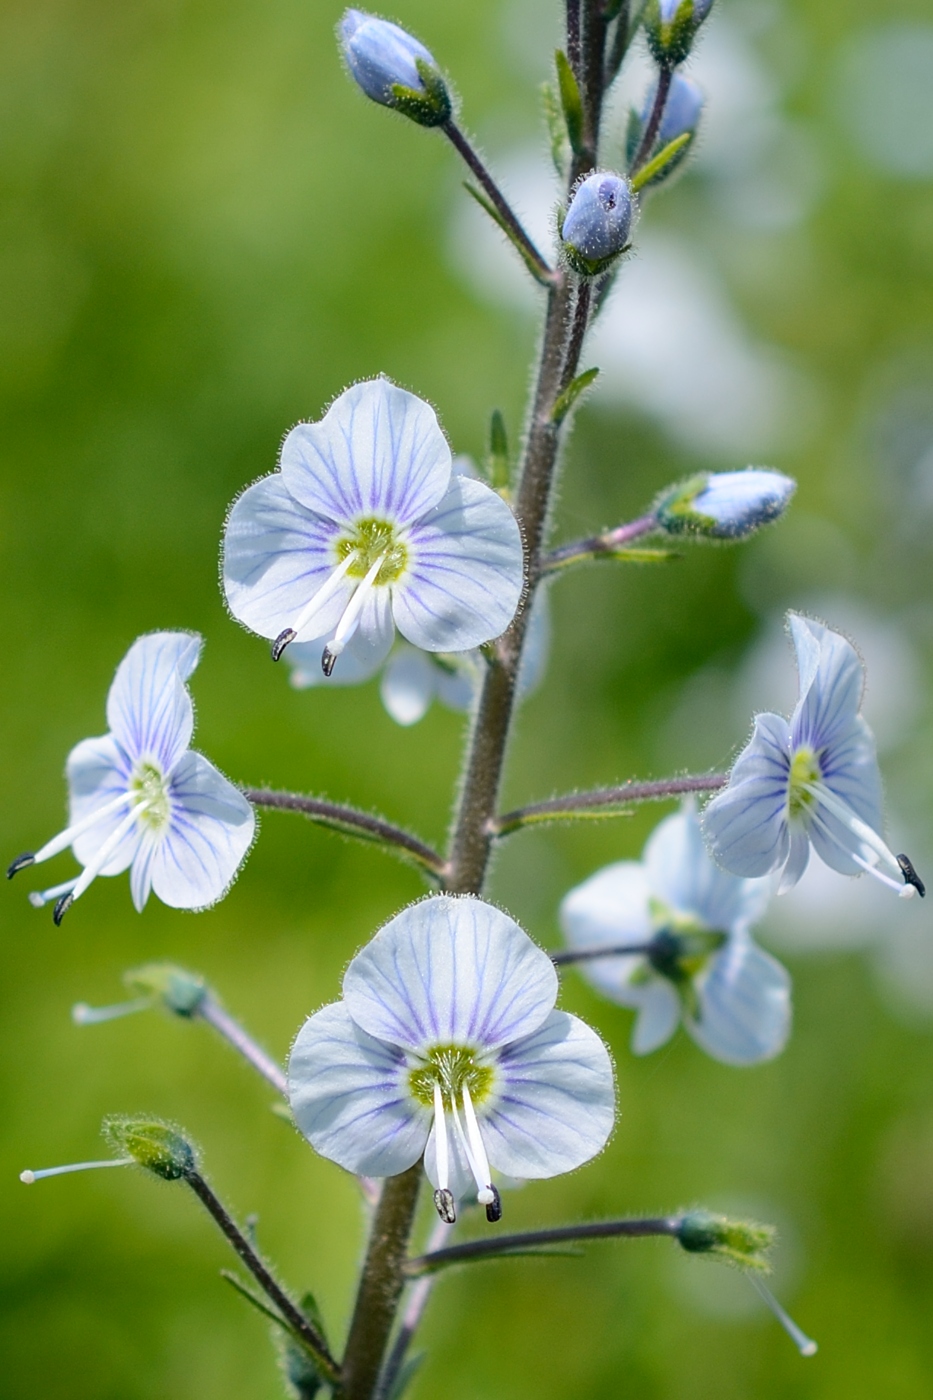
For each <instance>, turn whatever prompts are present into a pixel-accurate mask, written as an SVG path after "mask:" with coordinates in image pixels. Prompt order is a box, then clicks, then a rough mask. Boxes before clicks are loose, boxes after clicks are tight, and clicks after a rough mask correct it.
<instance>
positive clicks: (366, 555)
mask: <svg viewBox="0 0 933 1400" xmlns="http://www.w3.org/2000/svg"><path fill="white" fill-rule="evenodd" d="M348 554H353V555H355V558H354V560H353V563H352V564H351V565H350V567H349V569H348V570H347V576H348V577H349V578H365V577H366V575H367V574H368V573H369V571H370V569H371V568H372V566H373V565H374V564H375V562H376V560H377V559H380V558H382V556H383V555H385V558H384V559H383V561H382V568H381V569H380V570H379V572H378V574H377V575H376V583H377V585H378V584H386V583H394V582H395V580H396V579H397V578H400V577H401V575H402V574H403V573H404V572H405V566H406V565H407V563H408V550H407V549H406V547H405V545H404V544H403V543H402V541H401V540H400V539H399V538H398V536H397V535H396V533H395V526H394V525H392V524H391V523H390V522H389V521H388V520H378V519H376V518H375V517H370V518H369V519H366V520H357V522H356V524H355V525H354V526H353V527H352V529H351V531H350V533H349V534H346V535H342V536H341V537H340V539H339V540H338V541H337V557H338V559H339V560H340V561H341V563H342V562H343V560H344V559H346V557H347V555H348Z"/></svg>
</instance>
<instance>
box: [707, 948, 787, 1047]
mask: <svg viewBox="0 0 933 1400" xmlns="http://www.w3.org/2000/svg"><path fill="white" fill-rule="evenodd" d="M790 989H791V983H790V977H789V975H788V973H787V970H786V968H784V967H782V966H781V964H780V963H779V962H778V961H777V960H776V959H775V958H772V957H771V956H770V954H769V953H766V952H764V951H763V950H762V949H761V948H759V947H758V946H757V944H755V943H753V942H752V940H751V939H750V938H736V939H733V940H731V941H730V943H728V944H727V945H726V947H725V948H723V950H722V952H721V953H719V954H718V955H717V956H716V957H715V958H713V959H712V961H711V963H710V966H709V970H708V972H707V973H706V975H705V976H704V977H703V978H702V979H701V980H700V982H699V984H698V987H697V991H698V994H699V1002H700V1018H699V1020H693V1019H691V1018H690V1017H689V1016H688V1017H685V1020H684V1024H685V1025H686V1027H687V1030H688V1031H689V1032H690V1034H691V1035H692V1036H693V1039H694V1040H695V1041H696V1042H697V1044H698V1045H699V1046H700V1047H701V1048H702V1049H703V1050H705V1051H706V1052H707V1054H708V1055H712V1056H713V1058H714V1059H717V1060H722V1061H723V1062H724V1063H725V1064H727V1065H751V1064H755V1063H757V1062H758V1061H759V1060H770V1059H772V1058H773V1057H774V1056H775V1055H777V1054H779V1053H780V1051H781V1050H783V1048H784V1046H785V1044H786V1043H787V1037H788V1035H789V1034H790V1023H791V1003H790Z"/></svg>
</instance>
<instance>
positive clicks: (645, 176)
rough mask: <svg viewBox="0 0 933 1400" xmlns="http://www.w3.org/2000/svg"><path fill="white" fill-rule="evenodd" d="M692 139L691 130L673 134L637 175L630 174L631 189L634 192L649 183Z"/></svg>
mask: <svg viewBox="0 0 933 1400" xmlns="http://www.w3.org/2000/svg"><path fill="white" fill-rule="evenodd" d="M692 140H693V132H692V131H683V132H681V134H680V135H679V136H675V137H674V140H673V141H669V142H668V143H667V145H666V146H665V147H664V148H663V150H660V151H658V154H657V155H656V156H655V157H654V159H653V160H649V162H648V164H647V165H643V166H642V168H641V169H640V170H639V171H638V174H637V175H633V176H632V189H633V190H634V191H635V193H636V194H637V193H638V191H639V190H643V189H644V188H645V186H646V185H650V184H651V181H652V180H654V179H656V178H657V176H658V175H660V174H661V172H662V171H663V170H665V169H666V168H667V166H669V165H670V163H671V161H673V160H676V159H677V157H678V156H679V155H680V154H681V152H682V151H683V149H684V147H685V146H688V145H689V144H690V142H691V141H692Z"/></svg>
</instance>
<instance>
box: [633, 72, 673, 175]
mask: <svg viewBox="0 0 933 1400" xmlns="http://www.w3.org/2000/svg"><path fill="white" fill-rule="evenodd" d="M673 77H674V70H673V69H672V68H662V69H661V71H660V72H659V73H658V86H657V89H656V91H655V94H654V102H653V103H652V104H651V112H650V114H649V117H648V121H647V123H646V124H645V129H644V131H643V132H642V134H641V140H640V141H639V143H638V150H637V151H636V152H635V155H634V158H633V160H632V164H631V168H630V170H629V174H630V175H634V174H636V172H637V171H638V170H639V168H640V167H641V166H642V165H644V163H645V161H646V160H647V159H648V157H649V156H650V155H651V152H652V150H653V149H654V143H655V141H656V140H657V139H658V132H659V131H660V129H661V118H662V117H663V116H664V108H665V107H666V106H667V95H668V93H669V92H670V90H671V80H672V79H673Z"/></svg>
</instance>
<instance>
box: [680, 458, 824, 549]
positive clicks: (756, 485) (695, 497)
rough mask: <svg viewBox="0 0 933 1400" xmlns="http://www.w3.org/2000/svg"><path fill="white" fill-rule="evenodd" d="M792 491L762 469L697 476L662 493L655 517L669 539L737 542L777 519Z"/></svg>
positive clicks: (789, 481) (788, 480)
mask: <svg viewBox="0 0 933 1400" xmlns="http://www.w3.org/2000/svg"><path fill="white" fill-rule="evenodd" d="M796 489H797V483H796V482H795V481H794V480H793V478H792V477H789V476H785V475H784V474H783V472H775V471H769V470H767V469H765V468H763V467H748V468H746V470H745V471H738V472H703V473H701V474H700V475H699V476H694V477H691V478H690V480H689V481H683V482H680V483H679V484H678V485H677V486H672V487H669V488H668V490H667V491H665V492H663V493H662V495H661V496H660V498H659V500H658V502H657V504H656V505H655V516H656V518H657V521H658V524H659V525H660V526H661V528H662V529H663V530H666V531H667V533H668V534H669V535H704V536H706V537H707V538H708V539H713V540H743V539H745V538H746V537H747V536H748V535H751V534H754V532H755V531H756V530H757V529H759V528H760V527H761V526H762V525H767V524H769V523H770V522H771V521H772V520H777V519H778V517H779V516H781V515H783V513H784V511H785V510H786V509H787V506H788V504H789V502H790V498H791V496H793V494H794V492H795V491H796Z"/></svg>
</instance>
